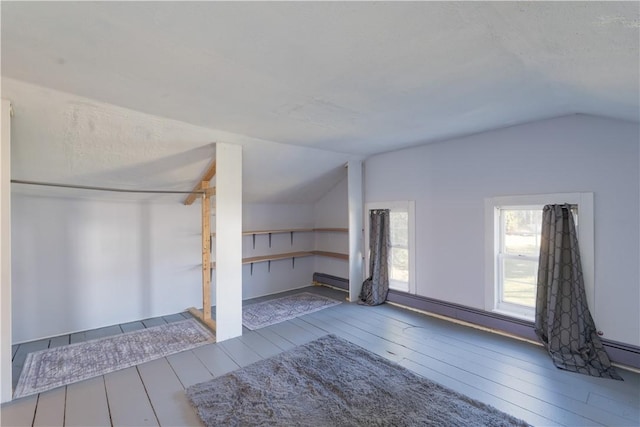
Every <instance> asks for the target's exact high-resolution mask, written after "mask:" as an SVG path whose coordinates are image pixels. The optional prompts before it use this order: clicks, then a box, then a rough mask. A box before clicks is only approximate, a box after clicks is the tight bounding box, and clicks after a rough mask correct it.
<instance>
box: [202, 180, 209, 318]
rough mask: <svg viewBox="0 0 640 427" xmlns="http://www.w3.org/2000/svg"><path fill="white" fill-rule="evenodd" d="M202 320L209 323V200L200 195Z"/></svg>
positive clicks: (205, 194)
mask: <svg viewBox="0 0 640 427" xmlns="http://www.w3.org/2000/svg"><path fill="white" fill-rule="evenodd" d="M201 188H202V189H203V190H206V189H207V188H209V182H208V181H202V183H201ZM202 318H203V320H204V321H205V322H206V321H207V320H208V321H211V199H210V198H209V195H208V194H207V192H206V191H205V192H204V193H202Z"/></svg>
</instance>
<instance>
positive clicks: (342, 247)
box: [313, 170, 349, 279]
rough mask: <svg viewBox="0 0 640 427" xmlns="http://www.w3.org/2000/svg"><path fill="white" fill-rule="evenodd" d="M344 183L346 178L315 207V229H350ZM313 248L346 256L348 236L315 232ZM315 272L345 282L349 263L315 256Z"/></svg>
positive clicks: (345, 184) (346, 234) (340, 233)
mask: <svg viewBox="0 0 640 427" xmlns="http://www.w3.org/2000/svg"><path fill="white" fill-rule="evenodd" d="M345 172H346V170H345ZM347 183H348V182H347V177H346V176H345V177H344V178H343V179H342V180H341V181H340V182H338V183H337V184H336V185H335V186H334V187H333V188H332V189H331V190H329V191H328V192H327V193H326V194H325V195H324V196H323V197H322V198H320V199H319V200H318V201H317V202H316V203H315V204H314V207H313V215H314V227H316V228H348V227H349V207H348V205H347V201H348V194H347V191H348V187H347ZM314 249H316V250H319V251H328V252H338V253H342V254H347V253H349V234H348V233H342V232H316V233H315V244H314ZM314 272H318V273H325V274H331V275H332V276H337V277H342V278H345V279H346V278H348V277H349V262H348V261H345V260H341V259H336V258H329V257H323V256H316V257H315V266H314Z"/></svg>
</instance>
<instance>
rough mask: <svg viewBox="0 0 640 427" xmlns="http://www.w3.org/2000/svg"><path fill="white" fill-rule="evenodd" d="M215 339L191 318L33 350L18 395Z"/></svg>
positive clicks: (126, 366)
mask: <svg viewBox="0 0 640 427" xmlns="http://www.w3.org/2000/svg"><path fill="white" fill-rule="evenodd" d="M211 342H215V336H214V334H213V333H212V332H211V331H210V330H209V329H207V328H205V327H204V326H202V325H201V324H200V323H198V322H197V321H196V320H195V319H187V320H183V321H179V322H174V323H168V324H166V325H160V326H154V327H152V328H147V329H140V330H137V331H133V332H128V333H126V334H120V335H113V336H110V337H105V338H99V339H95V340H90V341H85V342H80V343H77V344H70V345H65V346H61V347H55V348H50V349H47V350H41V351H36V352H33V353H29V354H28V355H27V358H26V360H25V364H24V368H23V369H22V374H21V375H20V379H19V380H18V385H17V386H16V390H15V392H14V398H18V397H23V396H28V395H31V394H35V393H41V392H43V391H46V390H50V389H53V388H56V387H60V386H63V385H67V384H71V383H74V382H77V381H82V380H86V379H89V378H93V377H97V376H99V375H104V374H108V373H109V372H113V371H117V370H119V369H124V368H128V367H130V366H134V365H139V364H141V363H144V362H148V361H150V360H154V359H159V358H161V357H164V356H168V355H170V354H173V353H178V352H180V351H183V350H189V349H192V348H195V347H198V346H201V345H204V344H207V343H211Z"/></svg>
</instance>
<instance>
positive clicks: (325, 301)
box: [242, 292, 340, 330]
mask: <svg viewBox="0 0 640 427" xmlns="http://www.w3.org/2000/svg"><path fill="white" fill-rule="evenodd" d="M337 304H340V301H336V300H334V299H331V298H327V297H323V296H321V295H316V294H312V293H310V292H302V293H299V294H294V295H289V296H286V297H282V298H277V299H272V300H269V301H264V302H259V303H256V304H251V305H247V306H245V307H243V308H242V324H243V325H244V326H246V327H247V328H249V329H251V330H255V329H260V328H264V327H265V326H270V325H274V324H276V323H280V322H284V321H285V320H289V319H293V318H295V317H298V316H302V315H305V314H309V313H313V312H314V311H318V310H322V309H323V308H328V307H332V306H334V305H337Z"/></svg>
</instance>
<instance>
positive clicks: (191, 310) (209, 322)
mask: <svg viewBox="0 0 640 427" xmlns="http://www.w3.org/2000/svg"><path fill="white" fill-rule="evenodd" d="M187 311H188V312H189V313H191V315H192V316H193V317H195V318H196V319H198V320H199V321H200V322H202V324H203V325H205V326H206V327H207V328H209V329H211V330H212V331H213V332H215V331H216V322H215V320H212V319H205V318H204V316H203V314H202V311H200V310H198V309H197V308H195V307H190V308H189V309H187Z"/></svg>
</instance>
